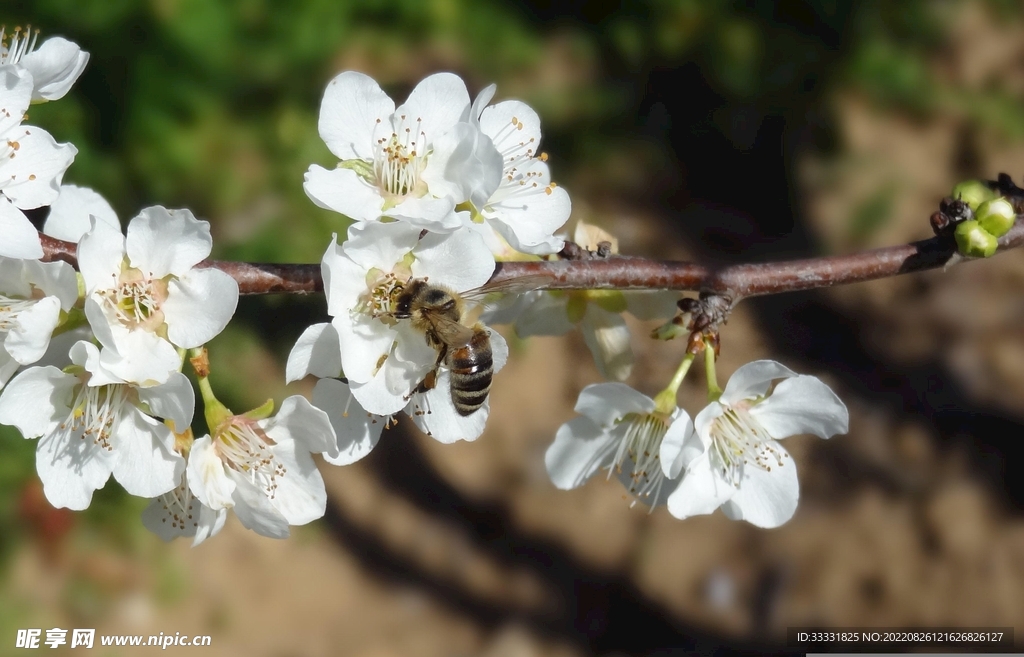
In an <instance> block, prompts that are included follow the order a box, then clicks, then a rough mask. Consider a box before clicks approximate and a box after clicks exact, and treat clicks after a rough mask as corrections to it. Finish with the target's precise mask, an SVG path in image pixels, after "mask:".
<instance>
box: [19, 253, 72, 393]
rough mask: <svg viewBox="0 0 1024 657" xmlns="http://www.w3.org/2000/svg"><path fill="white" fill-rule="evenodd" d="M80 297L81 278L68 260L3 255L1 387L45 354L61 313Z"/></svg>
mask: <svg viewBox="0 0 1024 657" xmlns="http://www.w3.org/2000/svg"><path fill="white" fill-rule="evenodd" d="M77 300H78V280H77V278H76V277H75V270H74V269H72V268H71V266H70V265H68V264H67V263H65V262H39V261H36V260H17V259H14V258H4V257H0V388H2V387H3V386H4V384H5V383H7V381H8V380H9V379H10V378H11V376H13V375H14V372H15V371H16V370H17V369H18V368H19V367H21V366H24V365H31V364H33V363H35V362H36V361H38V360H39V359H40V358H42V357H43V355H44V354H45V353H46V351H47V349H48V348H49V345H50V336H51V335H52V334H53V331H54V329H55V328H57V325H58V324H59V323H60V321H61V314H62V313H66V312H67V311H69V310H71V307H72V306H73V305H74V304H75V301H77Z"/></svg>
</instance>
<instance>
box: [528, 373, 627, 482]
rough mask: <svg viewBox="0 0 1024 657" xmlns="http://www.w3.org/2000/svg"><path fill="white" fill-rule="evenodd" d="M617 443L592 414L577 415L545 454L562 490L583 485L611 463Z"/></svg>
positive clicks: (548, 467) (548, 466) (558, 434)
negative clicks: (594, 419) (595, 421)
mask: <svg viewBox="0 0 1024 657" xmlns="http://www.w3.org/2000/svg"><path fill="white" fill-rule="evenodd" d="M598 385H600V384H598ZM588 387H593V386H588ZM585 391H586V389H584V392H585ZM616 445H617V440H616V438H615V437H614V436H613V435H612V433H611V432H610V431H607V430H605V429H602V428H601V427H599V426H598V425H597V424H595V423H594V421H593V420H591V419H590V418H589V417H586V416H582V417H574V418H573V419H571V420H569V421H568V422H566V423H565V424H563V425H562V426H561V427H559V428H558V432H557V433H555V442H553V443H551V446H550V447H548V450H547V452H545V454H544V465H545V466H546V467H547V470H548V475H549V476H550V477H551V482H552V483H554V484H555V486H556V487H558V488H560V489H561V490H571V489H573V488H578V487H579V486H582V485H583V484H584V483H585V482H586V481H587V480H588V479H590V477H592V476H593V475H594V473H596V472H597V471H598V470H600V469H602V468H603V467H605V466H609V465H611V463H612V459H613V458H614V456H615V448H616Z"/></svg>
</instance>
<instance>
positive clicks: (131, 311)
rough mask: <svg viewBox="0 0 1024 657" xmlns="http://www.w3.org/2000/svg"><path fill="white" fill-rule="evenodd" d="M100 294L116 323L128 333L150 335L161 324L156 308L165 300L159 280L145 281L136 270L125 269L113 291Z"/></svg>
mask: <svg viewBox="0 0 1024 657" xmlns="http://www.w3.org/2000/svg"><path fill="white" fill-rule="evenodd" d="M101 294H102V295H103V296H104V298H105V299H106V300H107V303H108V305H109V307H110V308H111V309H112V310H113V311H114V314H115V315H116V316H117V319H118V321H120V322H121V323H122V324H124V325H125V326H126V327H128V328H129V329H134V328H138V327H143V328H146V329H148V330H150V331H153V330H156V329H157V328H158V327H159V326H160V325H161V324H163V323H164V314H163V311H161V310H160V306H161V304H162V303H163V302H164V300H165V299H167V283H166V282H165V281H163V280H159V279H156V280H154V279H150V278H146V277H145V276H143V275H142V272H140V271H139V270H138V269H129V270H126V271H125V272H124V273H122V274H121V278H120V280H119V281H118V284H117V286H116V287H113V288H111V289H108V290H103V291H102V292H101Z"/></svg>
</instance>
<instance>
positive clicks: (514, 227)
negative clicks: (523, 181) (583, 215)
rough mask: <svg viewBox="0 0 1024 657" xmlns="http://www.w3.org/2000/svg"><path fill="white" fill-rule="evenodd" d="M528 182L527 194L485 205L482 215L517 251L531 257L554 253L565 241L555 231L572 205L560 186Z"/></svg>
mask: <svg viewBox="0 0 1024 657" xmlns="http://www.w3.org/2000/svg"><path fill="white" fill-rule="evenodd" d="M537 184H538V187H533V186H532V185H533V183H530V185H531V186H530V188H529V190H528V191H521V192H518V193H516V194H515V195H509V196H507V197H506V198H503V199H501V200H499V201H496V202H492V203H490V204H489V205H488V206H487V211H486V212H485V213H484V216H485V217H487V218H488V219H489V220H490V221H491V222H493V224H494V227H495V229H497V231H498V232H499V233H501V236H502V237H504V238H505V239H506V240H508V243H509V244H511V245H512V247H513V248H515V249H516V250H517V251H522V252H523V253H531V254H534V255H547V254H549V253H557V252H558V251H560V250H561V249H562V247H563V246H564V245H565V240H564V239H562V238H561V237H557V236H555V234H554V233H555V231H556V230H558V229H559V228H561V227H562V226H563V225H564V224H565V222H566V221H568V220H569V214H570V213H571V212H572V203H571V201H570V200H569V194H568V193H567V192H566V191H565V190H564V189H562V188H561V187H547V186H539V185H540V183H539V182H537Z"/></svg>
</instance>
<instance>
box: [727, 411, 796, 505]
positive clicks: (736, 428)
mask: <svg viewBox="0 0 1024 657" xmlns="http://www.w3.org/2000/svg"><path fill="white" fill-rule="evenodd" d="M711 443H712V444H711V457H712V458H713V459H715V460H717V466H718V467H720V468H721V469H722V476H723V477H725V479H726V480H727V481H728V482H730V483H731V484H732V485H733V486H735V487H737V488H739V486H740V482H741V481H742V480H743V467H744V466H745V465H752V466H755V467H758V468H761V469H762V470H765V471H767V472H771V469H772V465H778V466H780V467H781V466H782V465H783V453H782V451H781V450H780V449H779V448H778V445H777V444H776V442H775V439H774V438H772V437H771V436H770V435H768V432H767V431H766V430H765V428H764V427H762V426H761V423H760V422H758V421H757V418H755V417H754V416H753V415H751V414H750V412H749V411H748V410H747V409H746V408H743V407H730V408H728V409H727V410H726V411H725V413H723V414H722V415H719V416H718V417H717V418H715V421H714V423H713V424H712V425H711Z"/></svg>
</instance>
